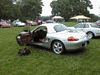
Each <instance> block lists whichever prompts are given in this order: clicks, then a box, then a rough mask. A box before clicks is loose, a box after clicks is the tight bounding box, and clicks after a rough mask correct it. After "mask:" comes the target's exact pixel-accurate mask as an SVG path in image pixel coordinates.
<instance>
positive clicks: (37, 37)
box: [16, 23, 89, 54]
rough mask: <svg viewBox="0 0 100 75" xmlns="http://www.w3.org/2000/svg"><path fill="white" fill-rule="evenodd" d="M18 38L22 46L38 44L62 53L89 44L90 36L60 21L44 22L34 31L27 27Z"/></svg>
mask: <svg viewBox="0 0 100 75" xmlns="http://www.w3.org/2000/svg"><path fill="white" fill-rule="evenodd" d="M16 39H17V42H18V44H19V45H20V46H22V45H27V44H31V45H38V46H42V47H45V48H48V49H52V50H53V51H54V53H56V54H62V53H63V52H64V51H65V50H68V51H70V50H77V49H82V48H85V47H86V46H87V45H88V44H89V38H88V37H87V35H86V34H85V33H84V32H75V31H72V30H70V29H68V27H67V26H65V25H63V24H58V23H48V24H42V25H40V26H38V27H36V28H35V29H34V30H32V31H30V30H26V29H25V30H23V31H22V32H21V33H20V34H19V35H17V36H16Z"/></svg>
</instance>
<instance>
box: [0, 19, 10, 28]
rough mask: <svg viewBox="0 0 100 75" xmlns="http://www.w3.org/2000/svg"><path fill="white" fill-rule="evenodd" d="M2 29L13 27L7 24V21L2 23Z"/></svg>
mask: <svg viewBox="0 0 100 75" xmlns="http://www.w3.org/2000/svg"><path fill="white" fill-rule="evenodd" d="M0 27H1V28H4V27H11V25H10V24H8V23H6V21H2V22H0Z"/></svg>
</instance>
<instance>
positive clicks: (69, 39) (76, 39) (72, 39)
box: [68, 37, 79, 41]
mask: <svg viewBox="0 0 100 75" xmlns="http://www.w3.org/2000/svg"><path fill="white" fill-rule="evenodd" d="M78 40H79V39H78V38H74V37H69V38H68V41H78Z"/></svg>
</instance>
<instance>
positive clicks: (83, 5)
mask: <svg viewBox="0 0 100 75" xmlns="http://www.w3.org/2000/svg"><path fill="white" fill-rule="evenodd" d="M84 1H85V2H80V0H57V1H52V3H51V4H50V5H51V8H52V14H53V16H55V15H60V16H62V17H64V18H65V20H69V19H70V17H72V16H76V15H80V14H82V15H85V16H89V11H88V10H87V8H90V9H92V4H91V2H90V1H89V0H84Z"/></svg>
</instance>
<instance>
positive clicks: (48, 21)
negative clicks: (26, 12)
mask: <svg viewBox="0 0 100 75" xmlns="http://www.w3.org/2000/svg"><path fill="white" fill-rule="evenodd" d="M46 23H56V22H55V21H53V20H47V21H46Z"/></svg>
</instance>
